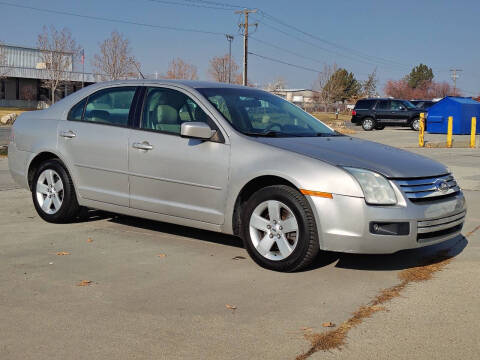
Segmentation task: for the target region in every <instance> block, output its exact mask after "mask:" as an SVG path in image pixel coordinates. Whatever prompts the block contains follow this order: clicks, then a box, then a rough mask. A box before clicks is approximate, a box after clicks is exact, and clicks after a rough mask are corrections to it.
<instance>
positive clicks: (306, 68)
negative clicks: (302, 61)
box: [248, 51, 322, 73]
mask: <svg viewBox="0 0 480 360" xmlns="http://www.w3.org/2000/svg"><path fill="white" fill-rule="evenodd" d="M248 53H249V54H250V55H253V56H256V57H259V58H262V59H265V60H270V61H273V62H277V63H279V64H283V65H288V66H292V67H295V68H298V69H302V70H306V71H311V72H315V73H320V72H322V71H321V70H317V69H312V68H309V67H306V66H301V65H295V64H292V63H289V62H286V61H282V60H278V59H273V58H271V57H268V56H264V55H260V54H256V53H254V52H251V51H249V52H248Z"/></svg>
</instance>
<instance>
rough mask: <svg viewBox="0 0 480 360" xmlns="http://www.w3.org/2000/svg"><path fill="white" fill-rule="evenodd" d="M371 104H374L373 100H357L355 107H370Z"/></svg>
mask: <svg viewBox="0 0 480 360" xmlns="http://www.w3.org/2000/svg"><path fill="white" fill-rule="evenodd" d="M373 104H375V100H358V101H357V103H356V104H355V109H370V108H371V107H372V106H373Z"/></svg>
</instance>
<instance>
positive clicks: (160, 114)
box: [157, 105, 178, 124]
mask: <svg viewBox="0 0 480 360" xmlns="http://www.w3.org/2000/svg"><path fill="white" fill-rule="evenodd" d="M157 122H158V123H159V124H178V112H177V110H175V108H174V107H173V106H170V105H158V106H157Z"/></svg>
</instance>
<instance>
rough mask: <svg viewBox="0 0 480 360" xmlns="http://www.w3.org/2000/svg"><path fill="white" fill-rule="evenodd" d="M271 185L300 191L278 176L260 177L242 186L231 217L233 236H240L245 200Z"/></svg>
mask: <svg viewBox="0 0 480 360" xmlns="http://www.w3.org/2000/svg"><path fill="white" fill-rule="evenodd" d="M272 185H287V186H290V187H291V188H294V189H296V190H298V191H300V189H299V188H298V186H296V185H295V184H294V183H293V182H292V181H290V180H287V179H286V178H285V177H282V176H278V175H260V176H257V177H255V178H253V179H251V180H250V181H248V182H247V183H246V184H244V185H243V187H242V188H241V190H240V191H239V192H238V194H237V196H236V199H235V203H234V209H233V215H232V230H233V234H234V235H240V228H241V213H242V208H243V206H244V205H245V203H246V202H247V200H248V199H249V198H250V197H251V196H252V195H253V194H254V193H255V192H256V191H258V190H260V189H262V188H264V187H267V186H272Z"/></svg>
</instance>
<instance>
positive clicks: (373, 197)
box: [344, 167, 397, 205]
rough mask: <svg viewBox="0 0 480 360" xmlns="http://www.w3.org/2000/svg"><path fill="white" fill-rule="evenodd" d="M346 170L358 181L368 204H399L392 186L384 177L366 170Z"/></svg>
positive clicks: (347, 168)
mask: <svg viewBox="0 0 480 360" xmlns="http://www.w3.org/2000/svg"><path fill="white" fill-rule="evenodd" d="M344 169H345V170H347V171H348V172H349V173H350V174H352V175H353V176H354V177H355V179H357V181H358V183H359V184H360V187H361V188H362V190H363V194H364V195H365V201H366V202H367V203H368V204H372V205H395V204H396V203H397V197H396V196H395V192H394V191H393V188H392V186H391V185H390V183H389V182H388V180H387V179H385V178H384V177H383V176H382V175H380V174H377V173H376V172H373V171H369V170H364V169H357V168H351V167H345V168H344Z"/></svg>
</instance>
